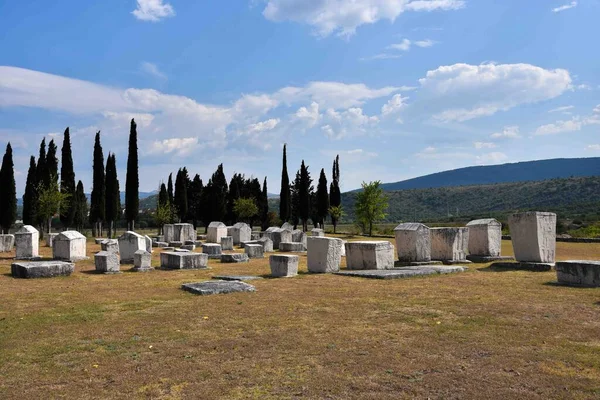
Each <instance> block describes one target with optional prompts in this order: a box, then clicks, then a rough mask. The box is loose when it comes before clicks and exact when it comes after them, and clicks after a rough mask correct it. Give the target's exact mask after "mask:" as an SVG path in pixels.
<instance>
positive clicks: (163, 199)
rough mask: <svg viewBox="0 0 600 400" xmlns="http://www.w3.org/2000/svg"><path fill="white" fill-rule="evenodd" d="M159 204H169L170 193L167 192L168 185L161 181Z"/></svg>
mask: <svg viewBox="0 0 600 400" xmlns="http://www.w3.org/2000/svg"><path fill="white" fill-rule="evenodd" d="M157 201H158V203H157V204H158V205H159V206H166V205H167V204H169V194H168V193H167V187H166V186H165V184H164V183H161V185H160V190H159V192H158V200H157Z"/></svg>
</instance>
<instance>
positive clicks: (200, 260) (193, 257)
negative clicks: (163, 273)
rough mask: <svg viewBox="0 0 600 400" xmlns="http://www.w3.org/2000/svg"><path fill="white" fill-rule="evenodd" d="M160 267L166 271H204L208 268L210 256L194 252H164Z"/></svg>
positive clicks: (161, 254)
mask: <svg viewBox="0 0 600 400" xmlns="http://www.w3.org/2000/svg"><path fill="white" fill-rule="evenodd" d="M160 266H161V268H166V269H203V268H206V267H207V266H208V255H207V254H203V253H192V252H169V251H167V252H162V253H160Z"/></svg>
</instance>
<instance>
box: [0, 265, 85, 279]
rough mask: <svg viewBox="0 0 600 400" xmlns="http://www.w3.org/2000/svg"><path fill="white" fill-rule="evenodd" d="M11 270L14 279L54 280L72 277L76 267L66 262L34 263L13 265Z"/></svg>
mask: <svg viewBox="0 0 600 400" xmlns="http://www.w3.org/2000/svg"><path fill="white" fill-rule="evenodd" d="M10 269H11V274H12V276H13V277H14V278H26V279H33V278H53V277H56V276H69V275H71V274H72V273H73V271H74V270H75V265H74V264H73V263H70V262H64V261H32V262H16V263H13V264H12V265H11V267H10Z"/></svg>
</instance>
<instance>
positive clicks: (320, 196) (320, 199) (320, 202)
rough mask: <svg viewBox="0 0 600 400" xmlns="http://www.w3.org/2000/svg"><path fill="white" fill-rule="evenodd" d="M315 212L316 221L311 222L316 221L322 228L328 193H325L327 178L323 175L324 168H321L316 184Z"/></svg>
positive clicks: (327, 205)
mask: <svg viewBox="0 0 600 400" xmlns="http://www.w3.org/2000/svg"><path fill="white" fill-rule="evenodd" d="M316 214H317V217H318V221H313V222H318V223H319V224H320V225H321V228H324V227H325V218H327V214H329V195H328V194H327V178H326V177H325V170H324V169H321V175H320V176H319V184H318V185H317V198H316Z"/></svg>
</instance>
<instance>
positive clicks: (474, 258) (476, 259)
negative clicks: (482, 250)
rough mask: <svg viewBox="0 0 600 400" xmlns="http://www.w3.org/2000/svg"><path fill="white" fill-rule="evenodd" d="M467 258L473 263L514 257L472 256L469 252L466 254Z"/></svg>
mask: <svg viewBox="0 0 600 400" xmlns="http://www.w3.org/2000/svg"><path fill="white" fill-rule="evenodd" d="M467 260H469V261H470V262H473V263H478V264H487V263H490V262H492V261H511V260H514V257H510V256H496V257H494V256H474V255H471V254H469V255H468V256H467Z"/></svg>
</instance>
